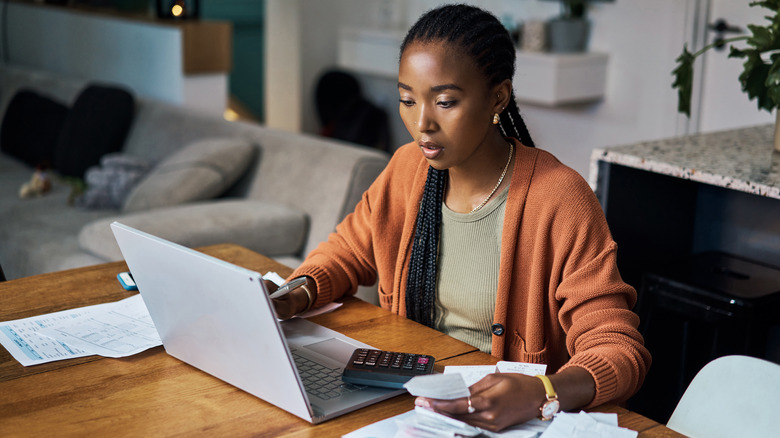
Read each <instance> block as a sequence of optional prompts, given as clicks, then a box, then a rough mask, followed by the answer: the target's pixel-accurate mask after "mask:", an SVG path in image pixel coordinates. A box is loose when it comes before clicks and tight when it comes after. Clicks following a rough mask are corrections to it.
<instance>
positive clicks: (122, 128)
mask: <svg viewBox="0 0 780 438" xmlns="http://www.w3.org/2000/svg"><path fill="white" fill-rule="evenodd" d="M134 112H135V99H134V98H133V95H132V94H130V92H128V91H127V90H125V89H123V88H118V87H114V86H104V85H95V84H93V85H88V86H87V87H86V88H84V90H83V91H82V92H81V93H80V94H79V95H78V97H77V98H76V101H75V102H74V103H73V107H71V109H70V112H69V113H68V116H67V117H66V119H65V122H64V125H63V127H62V132H61V133H60V137H59V140H58V142H57V146H56V149H55V151H54V168H55V169H56V170H57V171H58V172H59V173H60V174H62V175H65V176H71V177H76V178H83V176H84V172H86V170H87V169H88V168H89V167H91V166H95V165H97V164H98V163H99V162H100V157H102V156H103V155H105V154H107V153H110V152H118V151H120V150H121V149H122V145H123V144H124V141H125V136H126V135H127V131H128V130H129V129H130V124H131V123H132V120H133V113H134Z"/></svg>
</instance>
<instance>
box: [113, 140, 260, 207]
mask: <svg viewBox="0 0 780 438" xmlns="http://www.w3.org/2000/svg"><path fill="white" fill-rule="evenodd" d="M254 151H255V147H254V145H253V144H252V143H251V142H250V141H249V140H245V139H241V138H215V139H206V140H200V141H196V142H194V143H192V144H190V145H189V146H186V147H184V148H182V149H181V150H179V151H177V152H174V153H173V154H172V155H171V156H169V157H168V158H166V159H164V160H163V161H162V162H161V163H159V164H158V165H157V166H156V167H155V168H154V169H153V170H152V171H151V172H150V173H149V174H148V175H147V176H146V177H145V178H144V179H143V180H142V181H141V182H140V183H139V184H138V185H137V186H136V187H135V188H134V189H133V191H132V192H131V193H130V195H129V196H128V197H127V200H126V201H125V204H124V206H123V208H122V209H123V211H124V212H133V211H139V210H148V209H151V208H156V207H164V206H171V205H177V204H184V203H187V202H193V201H201V200H206V199H211V198H214V197H216V196H219V195H221V194H222V193H224V192H225V191H226V190H227V189H228V188H230V186H231V185H233V183H234V182H236V180H237V179H238V178H239V177H240V176H241V175H242V174H243V173H244V171H246V169H247V168H248V166H249V164H250V162H251V160H252V156H253V154H254Z"/></svg>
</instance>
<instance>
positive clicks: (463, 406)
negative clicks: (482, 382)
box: [414, 397, 477, 418]
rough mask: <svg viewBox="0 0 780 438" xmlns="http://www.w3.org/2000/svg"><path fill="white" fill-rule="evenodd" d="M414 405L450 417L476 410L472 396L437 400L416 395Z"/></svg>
mask: <svg viewBox="0 0 780 438" xmlns="http://www.w3.org/2000/svg"><path fill="white" fill-rule="evenodd" d="M414 404H415V406H420V407H423V408H426V409H431V410H433V411H436V412H439V413H442V414H445V415H449V416H451V417H455V416H457V417H459V418H460V417H462V416H466V415H469V414H474V413H475V412H477V407H476V405H475V403H474V400H473V399H472V397H463V398H456V399H452V400H438V399H433V398H426V397H417V398H416V399H415V400H414Z"/></svg>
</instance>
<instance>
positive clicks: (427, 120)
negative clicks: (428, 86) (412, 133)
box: [417, 105, 436, 132]
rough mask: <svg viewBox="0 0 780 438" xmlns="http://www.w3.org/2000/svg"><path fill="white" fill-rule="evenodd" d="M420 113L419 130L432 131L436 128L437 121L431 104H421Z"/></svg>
mask: <svg viewBox="0 0 780 438" xmlns="http://www.w3.org/2000/svg"><path fill="white" fill-rule="evenodd" d="M419 108H420V113H419V114H418V115H417V130H418V131H420V132H430V131H433V130H434V129H436V121H435V119H434V116H433V114H432V110H433V108H431V106H430V105H420V107H419Z"/></svg>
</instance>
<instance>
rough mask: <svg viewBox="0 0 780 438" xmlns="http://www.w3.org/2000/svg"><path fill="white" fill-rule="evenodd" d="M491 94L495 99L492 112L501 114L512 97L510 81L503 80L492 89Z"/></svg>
mask: <svg viewBox="0 0 780 438" xmlns="http://www.w3.org/2000/svg"><path fill="white" fill-rule="evenodd" d="M492 91H493V92H492V94H493V96H494V99H495V104H494V106H493V112H496V113H499V114H501V112H502V111H504V109H506V107H507V106H509V99H510V98H511V96H512V81H511V80H509V79H504V80H503V81H501V82H500V83H499V84H497V85H496V86H494V87H493V90H492Z"/></svg>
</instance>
